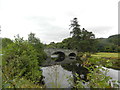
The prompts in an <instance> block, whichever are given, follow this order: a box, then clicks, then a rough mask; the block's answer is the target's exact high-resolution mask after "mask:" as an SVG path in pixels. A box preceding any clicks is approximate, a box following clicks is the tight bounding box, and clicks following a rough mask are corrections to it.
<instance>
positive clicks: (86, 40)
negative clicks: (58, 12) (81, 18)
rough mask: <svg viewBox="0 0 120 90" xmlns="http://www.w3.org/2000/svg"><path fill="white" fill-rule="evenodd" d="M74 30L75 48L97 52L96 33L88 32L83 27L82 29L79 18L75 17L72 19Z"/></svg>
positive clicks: (73, 40)
mask: <svg viewBox="0 0 120 90" xmlns="http://www.w3.org/2000/svg"><path fill="white" fill-rule="evenodd" d="M70 26H71V27H70V28H72V31H71V32H70V33H71V34H72V46H73V47H74V49H76V50H78V51H82V52H95V51H96V50H95V47H96V43H97V42H96V40H95V35H94V34H93V33H92V32H88V31H87V30H85V28H83V29H82V30H81V29H80V25H79V24H78V21H77V18H74V19H73V20H72V21H71V25H70Z"/></svg>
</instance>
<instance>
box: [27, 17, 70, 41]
mask: <svg viewBox="0 0 120 90" xmlns="http://www.w3.org/2000/svg"><path fill="white" fill-rule="evenodd" d="M27 19H28V20H29V22H31V23H32V24H33V27H36V26H37V27H38V28H37V29H36V30H35V31H33V33H34V32H35V33H36V35H37V37H39V38H40V40H41V41H42V42H43V43H50V42H52V41H54V42H59V41H62V40H63V39H64V38H66V37H69V36H70V34H69V32H70V31H69V29H68V28H69V27H68V28H65V27H61V25H59V24H58V25H56V24H55V22H56V19H55V18H49V17H27Z"/></svg>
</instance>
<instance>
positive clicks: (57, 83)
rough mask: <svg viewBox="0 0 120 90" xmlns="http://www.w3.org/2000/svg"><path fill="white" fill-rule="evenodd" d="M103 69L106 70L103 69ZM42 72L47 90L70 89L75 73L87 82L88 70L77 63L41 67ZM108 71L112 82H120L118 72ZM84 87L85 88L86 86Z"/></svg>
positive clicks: (74, 79)
mask: <svg viewBox="0 0 120 90" xmlns="http://www.w3.org/2000/svg"><path fill="white" fill-rule="evenodd" d="M103 68H105V67H103ZM105 69H108V68H105ZM42 70H43V76H44V77H45V78H44V81H45V85H46V87H47V88H68V87H72V86H73V85H74V83H75V81H76V76H75V73H77V74H78V75H79V77H80V78H81V79H83V80H85V81H88V80H87V78H86V75H87V73H88V70H87V69H86V68H83V67H82V66H81V65H80V64H78V63H72V64H64V65H54V66H49V67H43V68H42ZM108 70H109V72H108V74H107V76H110V77H112V78H113V80H120V78H119V73H120V71H119V70H113V69H108ZM68 77H71V81H69V79H70V78H68ZM88 83H89V81H88ZM112 84H113V83H112ZM84 85H85V86H86V84H84Z"/></svg>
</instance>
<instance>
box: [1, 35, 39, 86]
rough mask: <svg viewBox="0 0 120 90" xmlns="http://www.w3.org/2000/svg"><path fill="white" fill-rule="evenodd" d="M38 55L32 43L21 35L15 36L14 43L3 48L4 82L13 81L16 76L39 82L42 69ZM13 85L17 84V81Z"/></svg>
mask: <svg viewBox="0 0 120 90" xmlns="http://www.w3.org/2000/svg"><path fill="white" fill-rule="evenodd" d="M37 55H38V53H37V51H36V50H35V49H34V47H33V46H32V45H31V44H30V43H28V42H27V41H24V40H23V38H20V37H19V36H18V37H17V38H15V41H14V43H12V44H9V45H7V47H6V48H4V50H3V59H2V60H3V61H2V63H3V64H2V72H3V74H2V75H3V84H4V85H5V84H9V83H12V82H14V80H16V78H22V77H24V78H26V79H27V80H30V81H32V82H39V79H40V78H41V71H39V69H40V67H39V65H38V57H37ZM18 82H19V80H18ZM13 85H14V86H16V83H13Z"/></svg>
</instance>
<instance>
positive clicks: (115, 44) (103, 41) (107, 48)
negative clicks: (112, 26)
mask: <svg viewBox="0 0 120 90" xmlns="http://www.w3.org/2000/svg"><path fill="white" fill-rule="evenodd" d="M119 37H120V34H117V35H111V36H109V37H108V38H98V39H96V40H97V41H98V44H97V51H98V52H120V43H119V41H120V40H119V39H120V38H119Z"/></svg>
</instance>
